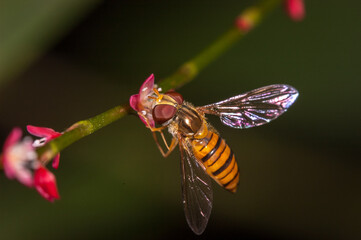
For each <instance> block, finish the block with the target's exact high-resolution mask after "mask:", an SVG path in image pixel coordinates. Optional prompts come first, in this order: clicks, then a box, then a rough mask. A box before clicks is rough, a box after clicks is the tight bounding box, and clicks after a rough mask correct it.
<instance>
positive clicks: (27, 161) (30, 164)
mask: <svg viewBox="0 0 361 240" xmlns="http://www.w3.org/2000/svg"><path fill="white" fill-rule="evenodd" d="M21 136H22V131H21V129H20V128H14V129H13V130H12V131H11V133H10V134H9V136H8V137H7V139H6V141H5V144H4V147H3V166H4V171H5V174H6V176H7V177H8V178H9V179H14V178H16V179H17V180H18V181H19V182H21V183H22V184H24V185H26V186H28V187H32V186H33V174H32V171H33V170H34V169H35V168H36V167H37V166H38V164H39V163H38V161H37V154H36V152H35V150H34V148H33V146H32V140H31V138H24V140H22V141H20V140H21Z"/></svg>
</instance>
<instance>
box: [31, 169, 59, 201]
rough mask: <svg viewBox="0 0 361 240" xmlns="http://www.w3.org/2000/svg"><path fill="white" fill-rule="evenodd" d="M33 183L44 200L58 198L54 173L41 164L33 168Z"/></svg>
mask: <svg viewBox="0 0 361 240" xmlns="http://www.w3.org/2000/svg"><path fill="white" fill-rule="evenodd" d="M34 185H35V188H36V190H37V191H38V192H39V193H40V195H41V196H42V197H43V198H45V199H46V200H48V201H50V202H53V201H54V200H55V199H59V198H60V196H59V193H58V188H57V186H56V179H55V176H54V174H52V173H51V172H50V171H49V170H47V169H46V168H45V167H43V166H40V167H39V168H38V169H36V170H35V173H34Z"/></svg>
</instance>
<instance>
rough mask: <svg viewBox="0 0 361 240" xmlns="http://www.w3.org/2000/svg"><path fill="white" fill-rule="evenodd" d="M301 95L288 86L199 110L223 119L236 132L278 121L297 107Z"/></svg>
mask: <svg viewBox="0 0 361 240" xmlns="http://www.w3.org/2000/svg"><path fill="white" fill-rule="evenodd" d="M297 97H298V91H297V90H296V89H295V88H293V87H291V86H289V85H284V84H274V85H270V86H266V87H261V88H258V89H255V90H252V91H250V92H247V93H244V94H240V95H238V96H235V97H231V98H229V99H227V100H224V101H220V102H217V103H213V104H209V105H206V106H203V107H198V108H197V110H199V111H202V112H204V113H207V114H214V115H217V116H219V117H220V119H221V121H222V123H223V124H225V125H227V126H230V127H233V128H241V129H242V128H250V127H255V126H260V125H263V124H265V123H268V122H270V121H271V120H273V119H275V118H277V117H278V116H280V115H281V114H282V113H284V112H285V111H287V109H288V108H289V107H290V106H291V105H292V104H293V103H294V101H295V100H296V99H297Z"/></svg>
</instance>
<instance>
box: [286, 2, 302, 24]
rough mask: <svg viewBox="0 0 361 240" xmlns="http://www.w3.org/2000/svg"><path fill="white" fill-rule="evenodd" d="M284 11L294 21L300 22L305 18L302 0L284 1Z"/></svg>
mask: <svg viewBox="0 0 361 240" xmlns="http://www.w3.org/2000/svg"><path fill="white" fill-rule="evenodd" d="M285 7H286V11H287V13H288V16H289V17H290V18H291V19H292V20H294V21H301V20H303V18H304V17H305V4H304V2H303V0H286V1H285Z"/></svg>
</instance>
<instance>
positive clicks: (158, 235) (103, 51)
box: [0, 0, 361, 240]
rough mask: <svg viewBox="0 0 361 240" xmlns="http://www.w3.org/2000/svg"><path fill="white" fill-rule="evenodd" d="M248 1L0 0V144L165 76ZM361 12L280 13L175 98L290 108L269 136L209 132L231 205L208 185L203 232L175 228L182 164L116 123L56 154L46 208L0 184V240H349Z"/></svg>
mask: <svg viewBox="0 0 361 240" xmlns="http://www.w3.org/2000/svg"><path fill="white" fill-rule="evenodd" d="M253 3H254V1H250V0H247V1H239V0H238V1H230V0H228V1H216V0H212V1H210V0H208V1H190V0H187V1H160V0H158V1H146V0H142V1H140V0H136V1H131V0H126V1H125V0H124V1H114V0H108V1H95V0H87V1H86V0H82V1H71V0H52V1H47V0H37V1H26V0H17V1H11V0H5V1H3V2H2V4H1V5H2V8H1V9H0V116H1V118H0V142H1V143H3V141H4V140H5V138H6V136H7V135H8V133H9V132H10V130H11V129H12V127H13V126H21V127H22V128H23V129H24V130H25V126H26V125H27V124H33V125H38V126H46V127H52V128H54V129H56V130H59V131H61V130H63V129H65V128H66V127H68V126H69V125H71V124H72V123H74V122H76V121H78V120H81V119H85V118H88V117H91V116H94V115H96V114H98V113H101V112H103V111H105V110H107V109H109V108H111V107H113V106H115V105H118V104H120V103H123V102H125V101H127V100H128V98H129V96H130V95H131V94H134V93H136V92H137V91H138V89H139V86H140V84H141V83H142V82H143V81H144V79H145V78H146V77H148V76H149V74H150V73H154V74H155V76H156V79H161V78H163V77H166V76H168V75H169V74H171V73H172V72H173V71H174V70H176V69H177V67H178V66H180V65H181V64H182V63H183V62H185V61H187V60H188V59H190V58H191V57H193V56H194V55H196V54H197V53H199V52H200V51H201V50H203V49H204V48H205V47H206V46H207V45H209V44H210V43H211V42H212V41H213V40H215V39H216V38H217V37H218V36H219V35H221V34H222V33H223V32H224V31H225V30H226V29H228V27H229V26H230V25H231V24H232V23H233V20H234V18H235V16H237V15H238V14H239V13H240V12H241V10H242V9H244V8H245V7H247V6H250V5H252V4H253ZM360 9H361V2H360V1H356V0H354V1H352V0H347V1H336V0H330V1H306V10H307V16H306V18H305V20H304V21H302V22H299V23H295V22H292V21H291V20H290V19H289V18H288V17H287V16H286V14H285V13H284V11H283V9H282V8H281V7H280V8H278V9H277V10H276V11H274V12H272V13H271V14H270V16H268V17H267V19H265V21H264V22H263V23H262V24H261V25H260V26H259V27H258V28H257V29H255V30H254V31H252V32H251V33H250V34H249V35H248V36H246V38H244V39H243V40H242V41H240V42H239V43H238V44H237V45H236V46H235V47H233V48H232V49H231V50H230V51H228V52H227V53H226V54H224V55H223V56H222V57H220V58H219V59H217V60H216V61H215V62H214V63H212V64H211V65H210V66H209V67H207V68H206V69H205V70H204V71H203V72H201V73H200V74H199V76H198V77H197V78H196V79H195V81H193V82H191V83H189V84H188V85H186V86H184V87H183V88H182V89H181V90H180V92H181V93H182V94H183V96H184V98H185V99H187V100H188V101H190V102H192V103H194V104H195V105H203V104H207V103H211V102H215V101H218V100H222V99H225V98H227V97H230V96H233V95H236V94H239V93H241V92H245V91H248V90H251V89H254V88H257V87H261V86H265V85H269V84H273V83H286V84H290V85H292V86H294V87H296V88H297V89H298V90H299V92H300V96H299V99H298V100H297V101H296V103H295V104H294V106H292V108H291V109H290V110H289V111H288V112H287V113H286V114H285V115H284V116H282V117H280V118H279V119H278V120H276V121H274V122H272V123H271V124H268V125H266V126H262V127H258V128H253V129H247V130H234V129H230V128H228V127H226V126H223V125H222V124H221V123H220V122H219V120H218V119H217V118H214V117H210V119H209V120H210V122H212V124H213V125H214V126H215V127H216V128H217V129H218V130H219V132H221V133H222V136H223V137H224V138H225V139H226V140H227V142H228V144H229V145H230V146H231V147H232V148H233V151H234V152H235V153H236V156H237V159H238V164H239V167H240V169H241V180H240V186H239V188H238V192H237V193H236V194H234V195H233V194H230V193H228V192H226V191H224V190H223V189H221V188H220V187H219V186H216V185H215V184H214V186H213V188H214V192H215V194H214V195H215V196H214V207H213V212H212V215H211V218H210V221H209V224H208V227H207V229H206V231H205V233H204V234H203V235H202V236H201V237H197V236H195V235H194V234H193V233H192V232H191V230H190V229H189V228H188V226H187V223H186V221H185V217H184V213H183V209H182V204H181V189H180V170H179V153H178V151H175V152H174V153H173V154H172V155H171V156H170V157H169V158H167V159H163V158H162V156H161V154H160V153H159V152H158V149H157V147H156V145H155V144H154V142H153V139H152V137H151V134H150V133H149V131H148V130H147V129H146V128H145V127H144V126H143V124H142V123H141V121H139V120H138V119H137V118H136V117H134V116H128V117H125V118H123V119H121V120H120V121H117V122H116V123H114V124H111V125H110V126H108V127H106V128H104V129H102V130H100V131H99V132H96V133H94V134H93V135H91V136H89V137H86V138H84V139H82V140H81V141H79V142H77V143H75V144H73V145H72V146H71V147H69V148H68V149H66V150H64V151H63V152H62V157H61V162H60V167H59V169H58V170H54V171H53V172H55V174H56V176H57V180H58V187H59V189H60V194H61V197H62V199H61V200H60V201H56V202H55V203H54V204H51V203H48V202H46V201H45V200H43V199H42V198H41V197H40V196H39V195H38V194H37V193H36V191H34V190H32V189H27V188H25V187H23V186H21V185H20V184H19V183H18V182H16V181H10V180H8V179H6V177H5V176H4V174H3V173H1V174H0V233H1V237H0V238H1V239H14V240H16V239H75V238H76V239H122V238H125V237H127V238H131V239H141V238H147V239H197V238H200V239H212V238H222V239H224V238H229V239H361V163H360V145H361V144H360V143H361V142H360V137H361V127H360V120H361V110H360V103H361V98H360V87H361V83H360V76H361V67H360V60H361V56H360V54H361V44H360V43H361V31H360V29H361V24H360V23H361V21H360Z"/></svg>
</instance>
